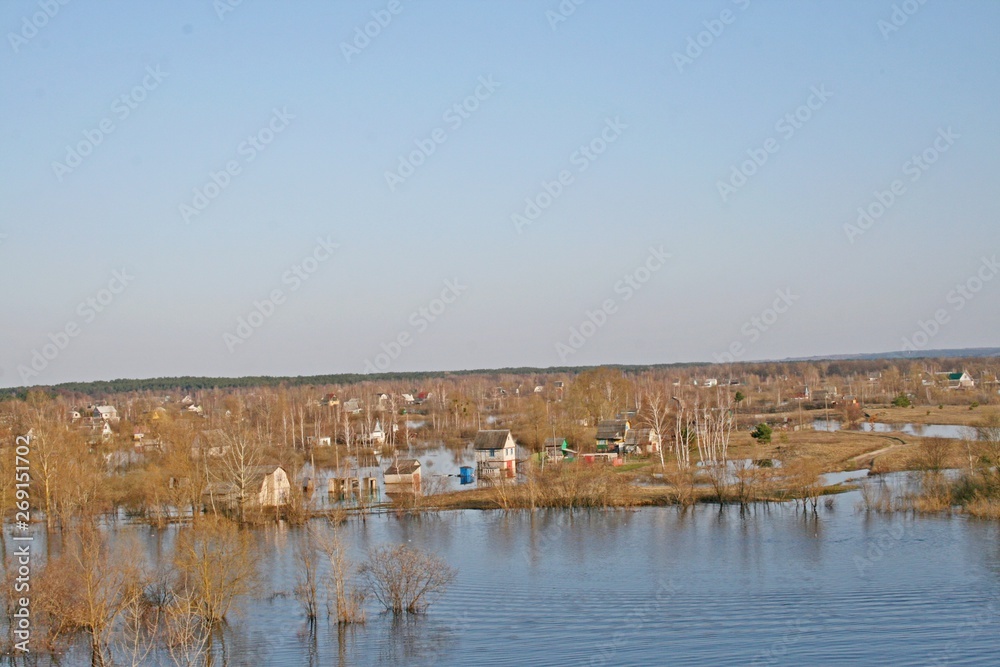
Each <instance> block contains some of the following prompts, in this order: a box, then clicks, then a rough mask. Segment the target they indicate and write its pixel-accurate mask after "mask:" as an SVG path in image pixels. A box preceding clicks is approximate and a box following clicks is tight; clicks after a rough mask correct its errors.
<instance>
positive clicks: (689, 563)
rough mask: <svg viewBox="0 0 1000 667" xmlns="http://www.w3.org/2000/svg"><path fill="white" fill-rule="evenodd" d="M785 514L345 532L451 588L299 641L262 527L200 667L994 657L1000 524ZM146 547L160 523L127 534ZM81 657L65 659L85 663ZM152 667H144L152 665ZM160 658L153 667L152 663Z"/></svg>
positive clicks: (161, 536)
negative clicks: (258, 589)
mask: <svg viewBox="0 0 1000 667" xmlns="http://www.w3.org/2000/svg"><path fill="white" fill-rule="evenodd" d="M858 500H859V494H858V493H857V492H854V493H849V494H844V495H841V496H838V497H837V498H836V499H835V501H834V504H833V506H832V507H821V509H820V511H819V514H818V516H814V515H805V516H804V515H803V514H802V513H797V512H796V511H795V509H794V508H793V507H791V506H770V507H764V506H760V507H757V508H755V509H750V510H748V511H743V512H741V511H740V509H739V508H737V507H727V508H723V509H722V510H721V511H720V509H719V507H717V506H702V507H698V508H695V509H693V510H687V511H681V510H679V509H675V508H649V509H642V510H638V511H591V512H584V513H576V514H573V515H571V514H569V513H567V512H564V511H541V512H536V513H535V514H534V515H531V514H528V513H524V514H516V515H503V514H501V513H495V512H474V511H468V512H452V513H442V514H439V515H429V516H423V517H418V518H412V517H411V518H405V517H404V518H396V517H395V516H380V517H376V518H370V519H369V520H368V521H367V523H364V524H362V523H360V522H352V523H349V524H347V525H346V526H344V527H343V528H342V534H343V536H344V538H345V539H346V540H347V541H348V542H349V543H350V545H351V548H352V549H353V551H354V556H355V558H357V559H360V558H361V557H362V554H363V551H364V550H365V549H366V548H368V547H371V546H375V545H379V544H384V543H399V542H405V543H408V544H411V545H413V546H417V547H420V548H421V549H426V550H431V551H434V552H437V553H438V554H440V555H441V556H442V557H443V558H445V559H446V560H447V561H448V562H450V563H451V564H452V565H453V566H455V567H457V568H458V579H457V581H456V582H455V583H454V584H453V586H452V587H451V589H450V590H449V591H448V593H447V595H446V596H445V597H444V598H442V599H441V600H440V601H439V602H438V603H437V604H436V605H434V606H433V607H431V609H430V611H429V613H427V614H425V615H423V616H421V617H417V618H410V619H405V620H403V621H397V620H394V619H393V618H392V617H391V616H388V615H384V614H379V613H378V612H377V611H376V610H374V609H372V610H370V612H369V621H368V623H366V624H364V625H361V626H357V627H353V628H348V629H346V630H340V631H338V629H337V628H336V627H331V626H330V625H329V624H327V623H326V622H325V621H323V622H321V623H320V624H319V627H318V630H317V631H316V632H315V633H313V634H310V633H309V631H308V628H307V625H306V623H305V621H304V619H303V616H302V613H301V611H300V609H299V606H298V604H297V602H296V601H295V599H294V596H293V595H292V590H293V588H294V585H295V583H294V580H295V575H294V557H293V552H294V547H295V545H296V544H297V542H298V541H299V540H300V538H301V535H302V532H301V530H299V529H287V528H280V527H272V528H269V529H266V530H261V531H259V532H258V533H257V534H256V535H257V539H259V541H260V553H261V556H260V566H261V569H262V571H263V572H264V575H265V582H266V585H267V586H268V587H269V588H270V590H272V591H274V592H275V593H276V594H275V595H273V596H270V597H268V598H267V599H264V600H256V601H253V602H251V603H249V604H246V605H244V606H243V608H242V609H241V610H240V613H239V615H237V616H235V617H234V618H233V619H232V621H231V624H230V627H229V628H228V629H227V630H226V631H225V632H224V633H223V636H222V637H221V639H222V641H220V642H219V644H218V645H217V649H218V651H219V655H218V660H217V661H216V662H215V664H216V665H386V664H399V665H438V666H440V665H748V664H757V665H857V664H870V665H928V664H941V665H944V664H949V665H989V664H1000V657H998V650H1000V634H998V632H997V631H998V630H1000V541H998V538H1000V534H998V526H997V525H995V524H993V523H989V522H980V521H976V520H968V519H965V518H960V517H931V518H927V517H921V518H916V519H914V518H911V517H906V516H902V515H875V514H868V513H865V512H862V511H858V510H856V508H855V506H856V504H857V502H858ZM126 530H137V531H140V533H141V534H142V535H143V539H144V542H145V544H146V546H147V548H148V550H149V553H150V556H151V557H152V558H156V557H157V555H158V554H162V555H166V554H169V550H170V547H171V546H172V542H173V537H174V532H173V530H166V531H153V530H151V529H149V528H144V527H128V528H126ZM83 653H84V652H82V651H81V652H80V653H79V654H78V655H77V654H71V655H70V656H67V660H66V661H64V662H63V663H62V664H73V665H76V664H89V663H88V660H87V658H86V657H85V656H84V654H83ZM151 664H152V661H151ZM160 664H168V663H167V662H162V663H160Z"/></svg>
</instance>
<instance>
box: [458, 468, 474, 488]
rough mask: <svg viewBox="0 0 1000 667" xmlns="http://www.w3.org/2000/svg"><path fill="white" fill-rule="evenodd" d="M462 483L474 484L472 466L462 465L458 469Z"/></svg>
mask: <svg viewBox="0 0 1000 667" xmlns="http://www.w3.org/2000/svg"><path fill="white" fill-rule="evenodd" d="M458 473H459V474H458V476H459V478H461V482H462V484H472V466H462V467H461V468H459V469H458Z"/></svg>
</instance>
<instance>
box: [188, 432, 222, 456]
mask: <svg viewBox="0 0 1000 667" xmlns="http://www.w3.org/2000/svg"><path fill="white" fill-rule="evenodd" d="M228 451H229V443H228V442H227V441H226V434H225V433H223V432H222V429H218V428H217V429H212V430H210V431H202V432H201V433H199V434H198V435H196V436H194V441H193V442H192V443H191V456H192V457H193V458H196V459H197V458H201V457H202V456H205V457H208V458H218V457H220V456H225V455H226V453H227V452H228Z"/></svg>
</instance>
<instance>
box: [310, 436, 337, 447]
mask: <svg viewBox="0 0 1000 667" xmlns="http://www.w3.org/2000/svg"><path fill="white" fill-rule="evenodd" d="M306 444H307V445H311V446H313V447H329V446H330V445H331V444H333V441H332V440H331V439H330V436H328V435H327V436H324V435H321V436H318V437H317V436H315V435H307V436H306Z"/></svg>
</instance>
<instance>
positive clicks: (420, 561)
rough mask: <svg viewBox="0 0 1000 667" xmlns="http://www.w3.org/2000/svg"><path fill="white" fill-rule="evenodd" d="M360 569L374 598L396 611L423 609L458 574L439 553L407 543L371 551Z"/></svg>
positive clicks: (385, 606) (408, 611) (412, 611)
mask: <svg viewBox="0 0 1000 667" xmlns="http://www.w3.org/2000/svg"><path fill="white" fill-rule="evenodd" d="M359 572H360V574H361V576H362V577H363V578H364V580H365V581H366V583H367V584H368V586H369V588H370V589H371V591H372V595H374V596H375V599H376V600H378V601H379V603H380V604H381V605H382V606H383V607H384V608H385V610H386V611H391V612H393V613H394V614H402V613H411V614H414V613H419V612H422V611H424V610H425V609H427V607H428V606H429V605H430V604H431V603H432V602H434V600H436V599H437V598H438V597H440V596H441V595H443V594H444V592H445V590H446V589H447V588H448V586H449V584H451V582H452V581H454V579H455V576H456V571H455V569H454V568H452V567H451V566H450V565H448V564H447V563H445V562H444V561H443V560H441V559H440V558H438V557H437V556H434V555H432V554H427V553H424V552H422V551H420V550H418V549H414V548H412V547H408V546H406V545H405V544H400V545H397V546H382V547H376V548H374V549H372V550H370V551H369V552H368V560H366V561H365V562H364V563H363V564H362V565H361V567H360V568H359Z"/></svg>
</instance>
